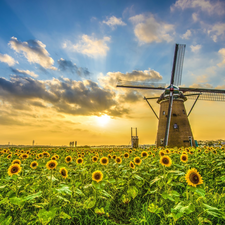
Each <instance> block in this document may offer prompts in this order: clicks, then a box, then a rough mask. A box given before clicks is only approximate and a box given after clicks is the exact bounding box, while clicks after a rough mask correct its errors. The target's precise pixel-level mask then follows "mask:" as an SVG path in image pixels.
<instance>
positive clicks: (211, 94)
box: [117, 44, 225, 147]
mask: <svg viewBox="0 0 225 225" xmlns="http://www.w3.org/2000/svg"><path fill="white" fill-rule="evenodd" d="M185 47H186V45H183V44H175V51H174V59H173V67H172V73H171V80H170V85H169V86H168V87H166V88H165V87H163V86H159V85H158V86H157V85H156V84H154V83H151V84H149V85H143V84H141V83H139V82H137V84H135V85H132V84H129V83H128V84H126V83H125V84H124V83H123V82H120V83H118V84H117V87H122V88H139V89H151V90H163V91H164V92H163V93H162V94H161V96H159V97H151V98H146V97H144V100H146V102H147V103H148V105H149V106H150V108H151V109H152V111H153V112H154V114H155V116H156V118H157V119H158V120H159V123H158V131H157V141H156V145H157V147H160V146H164V147H166V146H168V147H182V146H184V147H189V146H195V141H194V138H193V134H192V131H191V126H190V123H189V120H188V116H189V115H190V113H191V111H192V110H193V108H194V106H195V104H196V102H197V100H206V101H225V90H221V89H206V88H189V87H179V85H181V77H182V69H183V60H184V52H185ZM193 98H196V99H195V101H194V103H193V105H192V107H191V109H190V111H189V113H187V112H186V109H185V106H184V102H185V101H186V100H187V99H193ZM150 99H157V103H158V104H160V112H159V117H158V116H157V114H156V113H155V111H154V109H153V108H152V106H151V104H150V103H149V101H148V100H150Z"/></svg>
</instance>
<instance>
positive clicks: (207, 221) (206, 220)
mask: <svg viewBox="0 0 225 225" xmlns="http://www.w3.org/2000/svg"><path fill="white" fill-rule="evenodd" d="M198 221H199V223H200V224H199V225H203V224H204V223H210V224H212V222H211V221H210V220H208V219H207V218H204V217H198Z"/></svg>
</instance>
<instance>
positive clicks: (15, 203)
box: [9, 197, 24, 206]
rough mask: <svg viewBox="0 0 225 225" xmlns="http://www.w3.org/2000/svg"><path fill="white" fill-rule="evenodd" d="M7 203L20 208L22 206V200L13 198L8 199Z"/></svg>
mask: <svg viewBox="0 0 225 225" xmlns="http://www.w3.org/2000/svg"><path fill="white" fill-rule="evenodd" d="M9 201H10V202H11V203H12V204H13V205H18V206H22V205H23V204H24V200H23V198H17V197H13V198H10V199H9Z"/></svg>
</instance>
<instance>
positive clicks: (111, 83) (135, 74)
mask: <svg viewBox="0 0 225 225" xmlns="http://www.w3.org/2000/svg"><path fill="white" fill-rule="evenodd" d="M99 80H100V82H101V83H102V84H103V85H104V86H106V87H108V88H110V89H115V88H116V85H117V83H118V81H124V82H132V81H133V82H137V81H140V82H142V83H144V82H151V81H159V80H162V76H161V75H160V73H159V72H157V71H155V70H151V69H150V68H149V69H148V70H144V71H141V70H133V71H132V72H130V73H128V72H127V73H125V74H124V73H121V72H108V73H107V75H106V76H101V77H100V78H99Z"/></svg>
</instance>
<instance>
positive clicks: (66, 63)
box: [57, 58, 90, 77]
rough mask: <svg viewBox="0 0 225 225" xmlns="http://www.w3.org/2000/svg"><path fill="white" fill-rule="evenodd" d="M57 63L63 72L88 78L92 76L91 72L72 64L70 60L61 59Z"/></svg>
mask: <svg viewBox="0 0 225 225" xmlns="http://www.w3.org/2000/svg"><path fill="white" fill-rule="evenodd" d="M57 62H58V64H59V69H60V70H61V71H70V72H71V73H73V74H77V75H79V76H81V77H87V76H89V75H90V72H89V71H88V69H87V68H82V67H77V66H76V64H75V63H72V62H71V61H70V60H65V59H63V58H61V59H60V60H58V61H57Z"/></svg>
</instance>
